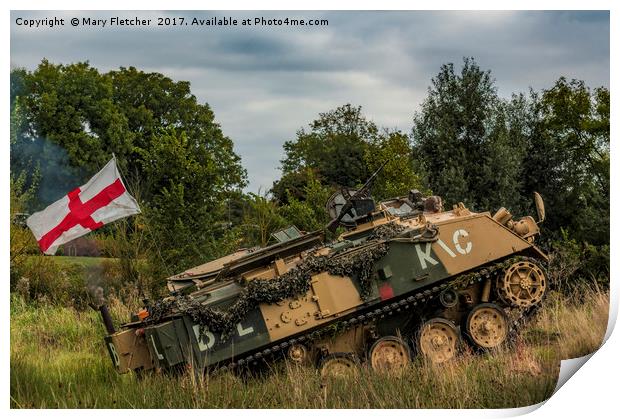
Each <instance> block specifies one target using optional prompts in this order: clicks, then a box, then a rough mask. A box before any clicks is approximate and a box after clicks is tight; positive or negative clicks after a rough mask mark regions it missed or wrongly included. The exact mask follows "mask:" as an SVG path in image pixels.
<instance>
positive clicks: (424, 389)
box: [10, 292, 609, 408]
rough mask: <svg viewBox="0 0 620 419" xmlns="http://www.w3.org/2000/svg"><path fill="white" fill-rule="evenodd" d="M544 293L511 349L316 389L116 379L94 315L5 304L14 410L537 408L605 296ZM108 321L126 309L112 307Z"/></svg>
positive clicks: (281, 381)
mask: <svg viewBox="0 0 620 419" xmlns="http://www.w3.org/2000/svg"><path fill="white" fill-rule="evenodd" d="M572 301H573V299H567V298H565V297H561V296H559V295H554V294H552V295H550V296H549V297H548V299H547V302H546V305H545V308H544V310H543V311H542V312H541V313H540V315H539V317H538V318H537V319H536V321H534V322H532V323H531V324H530V325H529V326H528V327H527V328H526V329H525V330H524V331H523V333H522V335H521V338H520V339H519V340H518V342H517V344H516V345H515V347H513V348H511V349H509V350H508V349H502V350H498V351H496V352H494V353H489V354H485V355H474V354H472V353H470V352H468V351H464V353H463V354H462V355H461V356H459V358H458V359H456V360H455V361H452V362H449V363H446V364H442V365H429V364H427V363H425V362H423V360H421V359H416V360H415V361H414V362H413V363H412V364H411V366H410V368H409V369H408V370H406V371H404V372H403V373H402V374H401V375H399V376H381V375H377V374H374V373H372V372H370V371H368V370H365V369H363V370H362V371H361V373H360V374H359V376H358V377H356V378H352V379H351V380H349V381H342V380H336V381H330V382H326V383H325V382H322V381H321V379H320V377H319V375H318V373H317V372H316V371H315V370H314V369H311V368H299V367H293V366H290V365H286V364H285V363H279V364H276V365H273V366H271V369H272V371H271V372H270V373H268V374H265V375H264V376H262V377H256V378H247V377H245V378H243V377H239V376H236V375H233V374H230V373H223V374H218V375H215V376H211V377H209V376H206V377H204V378H202V377H201V378H200V379H196V378H195V376H194V375H193V374H187V375H185V376H181V377H176V378H175V377H170V376H165V375H148V376H146V377H144V378H143V379H140V380H138V379H137V377H135V376H133V375H118V374H116V373H115V372H114V370H113V369H112V364H111V361H110V359H109V356H108V354H107V352H106V351H105V348H104V346H103V344H102V336H103V334H104V329H103V326H102V324H101V322H100V320H99V317H98V315H97V313H95V312H94V311H92V310H90V311H85V312H80V311H76V310H74V309H70V308H63V307H58V306H52V305H40V306H33V305H30V304H26V303H25V302H24V301H23V300H22V299H21V298H20V297H18V296H15V295H13V296H12V299H11V373H10V381H11V406H12V407H13V408H85V407H88V408H115V407H119V408H193V407H199V408H231V407H235V408H435V407H446V408H499V407H518V406H525V405H530V404H534V403H537V402H540V401H542V400H544V399H545V398H547V397H549V395H550V394H551V393H552V391H553V389H554V387H555V384H556V380H557V374H558V371H559V361H560V359H562V358H572V357H577V356H581V355H584V354H587V353H589V352H591V351H593V350H595V349H596V348H598V347H599V345H600V343H601V340H602V337H603V335H604V333H605V329H606V325H607V310H608V305H609V298H608V295H607V294H603V293H597V292H588V293H586V295H585V296H584V298H583V301H581V302H579V303H578V304H576V303H574V302H572ZM112 312H113V316H115V317H116V318H117V319H126V318H127V314H128V313H127V309H126V308H125V307H123V306H121V305H120V304H115V305H113V306H112Z"/></svg>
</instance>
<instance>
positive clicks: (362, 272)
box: [149, 223, 406, 338]
mask: <svg viewBox="0 0 620 419" xmlns="http://www.w3.org/2000/svg"><path fill="white" fill-rule="evenodd" d="M404 230H406V227H404V226H402V225H400V224H393V223H392V224H386V225H383V226H380V227H377V228H376V229H375V231H374V232H373V233H372V234H371V235H370V236H369V237H368V240H367V241H366V243H367V245H365V246H363V247H360V248H355V247H354V248H352V249H350V250H347V251H346V252H343V253H341V254H337V255H334V256H315V255H310V256H308V257H306V258H305V259H304V260H303V261H302V262H301V263H299V264H298V265H297V266H296V267H295V268H293V269H291V270H290V271H288V272H287V273H285V274H284V275H281V276H279V277H276V278H272V279H255V280H252V281H250V282H249V283H248V284H247V286H246V287H245V288H244V289H243V291H242V292H241V294H239V297H238V298H237V300H236V301H235V302H234V303H233V304H232V305H231V306H230V307H229V308H228V309H227V310H225V311H224V310H220V309H216V308H212V307H208V306H206V305H204V304H202V303H200V302H199V301H196V300H195V299H193V298H191V297H190V296H181V297H177V298H175V299H171V300H163V301H160V302H157V303H155V304H154V305H153V307H151V314H150V316H149V320H150V321H151V322H157V321H159V320H161V319H162V318H163V317H165V316H168V315H171V314H175V313H184V314H187V315H188V316H190V318H191V319H192V321H194V322H195V323H197V324H199V325H201V334H204V333H205V332H206V331H207V330H208V331H211V332H215V333H221V335H222V337H223V338H227V337H228V336H229V334H230V332H231V331H232V330H233V329H234V327H235V325H236V324H237V323H239V322H240V321H242V320H243V319H244V318H245V317H246V315H247V314H248V312H250V310H252V309H254V308H256V307H257V306H258V305H259V304H261V303H276V302H278V301H281V300H284V299H286V298H295V297H299V296H302V295H305V294H306V293H307V292H308V290H309V289H310V283H311V280H312V276H313V275H316V274H318V273H321V272H329V273H330V274H331V275H339V276H348V277H351V278H354V279H356V280H357V281H358V283H359V286H360V294H361V296H362V298H363V299H367V298H368V297H369V296H370V293H371V291H372V276H373V267H374V264H375V262H377V261H378V260H379V259H381V258H382V257H383V256H385V254H386V253H387V251H388V248H389V245H388V244H387V243H385V242H384V241H385V240H389V239H390V238H392V237H394V236H396V235H398V234H400V233H402V232H403V231H404ZM371 240H376V244H370V243H368V241H371Z"/></svg>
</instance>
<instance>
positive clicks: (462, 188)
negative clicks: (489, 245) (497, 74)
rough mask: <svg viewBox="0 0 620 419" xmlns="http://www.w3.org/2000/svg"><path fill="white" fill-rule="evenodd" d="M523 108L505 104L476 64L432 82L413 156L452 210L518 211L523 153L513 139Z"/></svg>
mask: <svg viewBox="0 0 620 419" xmlns="http://www.w3.org/2000/svg"><path fill="white" fill-rule="evenodd" d="M520 105H522V101H521V99H519V98H514V99H513V100H512V101H511V102H509V103H505V102H503V101H501V100H500V99H499V98H498V96H497V91H496V88H495V86H494V81H493V79H492V78H491V72H490V71H488V70H487V71H483V70H481V69H480V67H479V66H478V65H477V64H476V62H475V61H474V59H473V58H465V59H464V62H463V67H462V69H461V71H460V73H457V72H456V71H455V69H454V65H453V64H451V63H450V64H445V65H443V66H442V67H441V69H440V72H439V74H438V75H437V76H436V77H435V78H433V79H432V85H431V87H430V88H429V90H428V96H427V98H426V99H425V100H424V102H423V104H422V110H421V111H420V112H417V113H416V114H415V116H414V127H413V140H414V156H415V158H416V159H417V162H416V166H417V167H420V169H421V171H422V172H423V173H424V175H425V176H426V180H427V181H428V185H429V187H430V188H431V189H432V190H433V192H434V193H437V194H438V195H441V196H442V197H443V198H444V200H445V202H446V203H447V204H448V205H452V204H455V203H457V202H459V201H462V202H464V203H465V204H467V205H469V206H471V207H473V208H474V209H478V210H479V209H497V208H498V207H499V206H507V207H509V208H511V207H512V209H513V210H514V209H515V208H519V206H520V195H519V193H518V192H519V191H520V190H521V186H520V184H519V178H520V172H521V167H520V165H519V162H520V161H521V160H520V159H521V156H522V152H521V151H519V147H513V141H512V135H513V134H514V131H515V130H517V129H518V128H519V124H520V123H521V120H520V119H519V118H520V116H521V115H520V113H519V112H520V108H519V106H520ZM490 191H492V193H489V192H490Z"/></svg>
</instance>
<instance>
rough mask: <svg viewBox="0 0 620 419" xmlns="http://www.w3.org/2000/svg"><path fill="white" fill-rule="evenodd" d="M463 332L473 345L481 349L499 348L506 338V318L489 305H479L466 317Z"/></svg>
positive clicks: (502, 311)
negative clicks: (464, 331)
mask: <svg viewBox="0 0 620 419" xmlns="http://www.w3.org/2000/svg"><path fill="white" fill-rule="evenodd" d="M465 330H466V333H467V335H468V336H469V339H470V340H471V341H472V343H473V344H474V345H476V346H477V347H479V348H481V349H492V348H496V347H498V346H500V345H501V344H502V343H504V342H505V341H506V338H507V336H508V317H507V316H506V313H505V312H504V310H502V309H501V308H500V307H499V306H497V305H495V304H491V303H484V304H479V305H477V306H476V307H474V309H473V310H472V311H471V312H470V313H469V315H468V316H467V323H466V326H465Z"/></svg>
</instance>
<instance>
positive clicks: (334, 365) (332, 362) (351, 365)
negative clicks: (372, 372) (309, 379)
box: [319, 352, 360, 380]
mask: <svg viewBox="0 0 620 419" xmlns="http://www.w3.org/2000/svg"><path fill="white" fill-rule="evenodd" d="M359 366H360V362H359V359H358V358H357V356H355V355H354V354H352V353H346V352H337V353H333V354H329V355H327V356H325V357H324V358H323V359H321V362H320V364H319V370H320V372H321V378H322V379H324V380H325V379H330V378H336V379H340V378H351V377H355V376H357V375H358V373H359Z"/></svg>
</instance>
